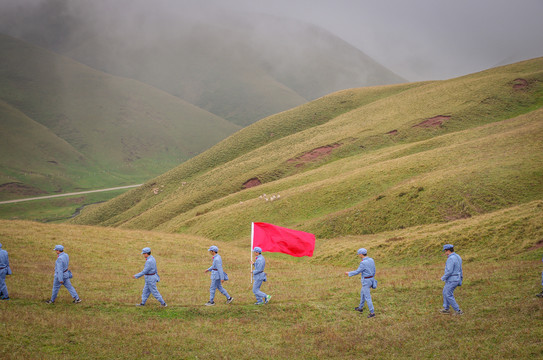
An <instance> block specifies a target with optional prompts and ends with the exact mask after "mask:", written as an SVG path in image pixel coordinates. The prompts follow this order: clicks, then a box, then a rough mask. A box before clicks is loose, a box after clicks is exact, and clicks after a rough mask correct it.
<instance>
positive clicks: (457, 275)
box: [439, 244, 464, 315]
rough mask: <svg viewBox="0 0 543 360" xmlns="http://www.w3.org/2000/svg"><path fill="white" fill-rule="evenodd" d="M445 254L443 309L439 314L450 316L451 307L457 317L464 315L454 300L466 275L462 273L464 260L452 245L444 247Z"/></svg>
mask: <svg viewBox="0 0 543 360" xmlns="http://www.w3.org/2000/svg"><path fill="white" fill-rule="evenodd" d="M443 252H444V254H445V255H447V261H446V262H445V273H444V274H443V276H442V277H441V281H444V282H445V286H444V287H443V309H440V310H439V312H440V313H442V314H450V313H451V311H450V310H449V307H452V308H453V310H454V314H455V315H463V314H464V313H463V312H462V310H460V307H459V306H458V304H457V303H456V299H455V298H454V290H455V289H456V288H457V287H458V286H462V280H463V279H464V274H463V272H462V258H461V257H460V255H458V254H457V253H455V252H454V246H453V245H451V244H445V245H443Z"/></svg>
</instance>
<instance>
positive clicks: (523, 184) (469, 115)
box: [75, 58, 543, 240]
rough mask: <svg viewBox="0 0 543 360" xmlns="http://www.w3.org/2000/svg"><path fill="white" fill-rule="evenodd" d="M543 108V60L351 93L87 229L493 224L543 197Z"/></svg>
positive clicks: (249, 131) (309, 107) (104, 211)
mask: <svg viewBox="0 0 543 360" xmlns="http://www.w3.org/2000/svg"><path fill="white" fill-rule="evenodd" d="M542 105H543V58H539V59H534V60H531V61H526V62H522V63H518V64H514V65H510V66H505V67H501V68H495V69H490V70H487V71H484V72H481V73H477V74H472V75H469V76H464V77H461V78H458V79H452V80H448V81H440V82H428V83H414V84H404V85H394V86H385V87H373V88H364V89H352V90H346V91H342V92H338V93H335V94H331V95H329V96H326V97H324V98H321V99H318V100H316V101H314V102H312V103H309V104H306V105H304V106H301V107H298V108H296V109H293V110H291V111H287V112H284V113H281V114H278V115H275V116H272V117H269V118H266V119H263V120H261V121H259V122H258V123H256V124H254V125H252V126H249V127H247V128H245V129H243V130H242V131H240V132H238V133H236V134H235V135H233V136H231V137H230V138H228V139H226V140H224V141H222V142H221V143H219V144H218V145H216V146H214V147H213V148H211V149H210V150H208V151H206V152H204V153H203V154H201V155H199V156H197V157H196V158H194V159H191V160H190V161H187V162H186V163H184V164H182V165H180V166H179V167H177V168H175V169H174V170H172V171H170V172H168V173H166V174H164V175H162V176H160V177H158V178H156V179H153V180H151V181H149V182H148V183H147V184H145V185H144V186H142V187H141V188H139V189H136V190H133V191H131V192H129V193H126V194H124V195H122V196H120V197H118V198H116V199H114V200H112V201H110V202H108V203H106V204H104V205H102V206H98V207H96V208H94V209H90V210H89V211H86V212H85V213H84V214H83V216H81V217H80V218H78V219H76V220H75V221H76V222H78V223H86V224H101V225H110V226H122V227H127V228H138V229H160V230H164V231H171V232H187V233H194V234H200V235H205V236H208V237H211V238H215V239H219V238H221V239H227V240H228V239H238V238H240V237H243V236H246V235H247V227H248V226H249V225H248V224H249V223H250V222H251V221H268V222H273V223H277V224H281V225H283V226H290V227H294V228H300V229H304V230H306V231H312V232H315V233H316V234H317V235H318V236H324V237H337V236H341V235H348V234H365V233H377V232H381V231H385V230H391V229H398V228H404V227H412V226H417V225H421V224H430V223H435V222H447V221H450V220H455V219H459V218H465V217H470V216H473V215H476V214H483V213H487V212H490V211H495V210H498V209H503V208H507V207H510V206H514V205H518V204H522V203H527V202H530V201H533V200H537V199H541V197H542V194H543V166H542V165H543V152H542V151H541V150H543V149H542V143H541V141H540V139H541V136H542V135H543V121H542V119H543V110H541V106H542ZM283 125H284V126H285V129H284V128H282V126H283ZM153 189H155V191H153ZM157 189H158V191H157ZM264 194H266V195H264Z"/></svg>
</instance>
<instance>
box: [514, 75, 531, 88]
mask: <svg viewBox="0 0 543 360" xmlns="http://www.w3.org/2000/svg"><path fill="white" fill-rule="evenodd" d="M527 87H528V81H527V80H526V79H521V78H518V79H515V80H513V89H515V90H523V89H525V88H527Z"/></svg>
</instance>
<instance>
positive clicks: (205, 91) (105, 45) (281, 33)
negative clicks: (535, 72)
mask: <svg viewBox="0 0 543 360" xmlns="http://www.w3.org/2000/svg"><path fill="white" fill-rule="evenodd" d="M217 4H219V3H216V2H213V1H212V2H194V1H168V0H160V1H153V2H152V3H151V2H148V1H141V0H130V1H128V0H119V1H93V2H85V1H67V0H25V1H22V2H18V3H17V4H12V5H11V6H5V11H3V12H2V13H3V14H4V16H3V18H2V19H0V20H1V23H2V26H1V27H0V30H1V31H3V32H5V33H8V34H10V35H12V36H15V37H18V38H22V39H25V40H26V41H29V42H32V43H34V44H37V45H40V46H43V47H46V48H48V49H51V50H53V51H56V52H58V53H61V54H64V55H66V56H69V57H71V58H73V59H75V60H77V61H80V62H82V63H84V64H87V65H89V66H91V67H94V68H96V69H98V70H101V71H105V72H107V73H110V74H114V75H119V76H123V77H129V78H134V79H137V80H140V81H143V82H145V83H148V84H150V85H153V86H155V87H157V88H160V89H162V90H165V91H167V92H169V93H170V94H173V95H175V96H178V97H180V98H182V99H183V100H186V101H188V102H190V103H192V104H194V105H196V106H198V107H201V108H203V109H205V110H207V111H210V112H212V113H214V114H216V115H218V116H220V117H223V118H224V119H227V120H229V121H232V122H234V123H236V124H238V125H242V126H245V125H248V124H250V123H253V122H255V121H257V120H259V119H261V118H263V117H265V116H268V115H272V114H275V113H277V112H280V111H283V110H286V109H289V108H292V107H295V106H297V105H300V104H302V103H305V102H307V101H309V100H313V99H315V98H318V97H320V96H323V95H326V94H329V93H331V92H334V91H337V90H341V89H345V88H353V87H363V86H372V85H381V84H391V83H398V82H405V79H403V78H402V77H400V76H398V75H397V74H395V73H393V72H392V71H390V70H388V69H387V68H385V67H383V66H382V65H381V64H379V63H378V62H376V61H374V60H373V59H372V58H371V57H369V56H368V55H366V54H365V53H364V52H362V51H361V50H359V49H356V48H355V47H353V46H352V45H350V44H348V43H347V42H345V41H344V40H342V39H341V38H339V37H337V36H336V35H333V34H332V33H330V32H329V31H327V30H324V29H322V28H320V27H318V26H315V25H312V24H310V23H306V22H302V21H299V20H296V19H290V18H288V17H282V16H276V15H267V14H264V13H261V12H250V13H249V12H245V11H240V8H236V7H232V8H230V7H226V6H224V4H223V6H214V5H217ZM234 4H236V3H235V2H234Z"/></svg>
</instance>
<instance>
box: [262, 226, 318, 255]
mask: <svg viewBox="0 0 543 360" xmlns="http://www.w3.org/2000/svg"><path fill="white" fill-rule="evenodd" d="M257 246H258V247H260V248H261V249H262V251H269V252H280V253H283V254H288V255H292V256H297V257H301V256H313V250H314V249H315V235H313V234H310V233H306V232H304V231H299V230H292V229H287V228H284V227H280V226H276V225H272V224H267V223H262V222H255V223H253V237H252V249H254V248H255V247H257ZM252 249H251V250H252Z"/></svg>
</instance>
